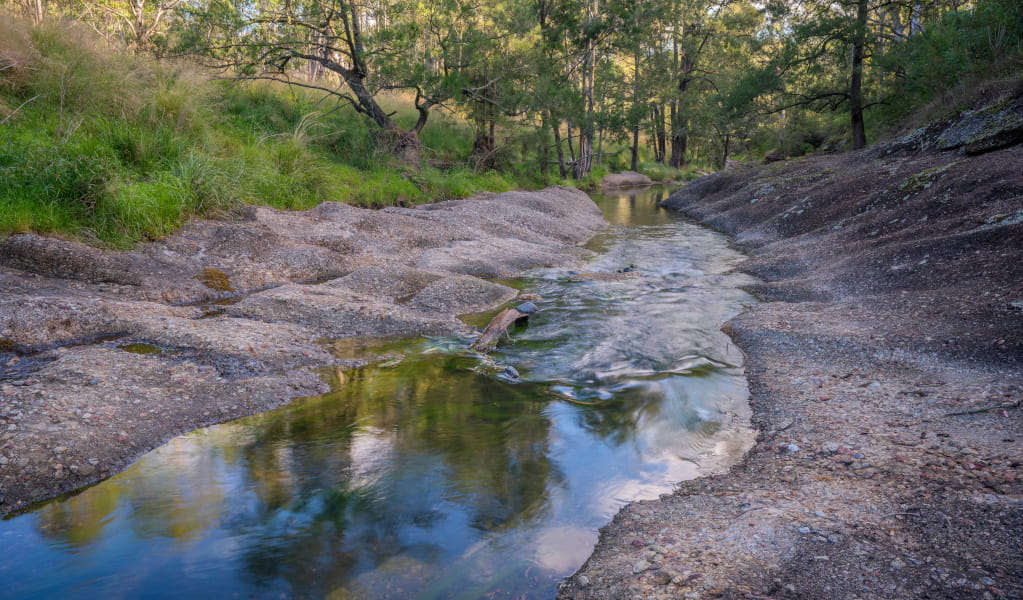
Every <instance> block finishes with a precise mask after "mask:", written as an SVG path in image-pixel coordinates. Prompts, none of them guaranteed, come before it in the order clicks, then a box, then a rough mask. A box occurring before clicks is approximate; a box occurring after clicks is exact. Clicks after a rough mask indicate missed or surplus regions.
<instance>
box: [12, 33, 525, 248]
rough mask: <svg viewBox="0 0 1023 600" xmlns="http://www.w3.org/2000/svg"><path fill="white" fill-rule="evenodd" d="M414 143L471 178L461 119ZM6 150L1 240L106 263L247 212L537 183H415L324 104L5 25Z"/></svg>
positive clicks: (447, 172) (364, 129) (71, 37)
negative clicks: (119, 250)
mask: <svg viewBox="0 0 1023 600" xmlns="http://www.w3.org/2000/svg"><path fill="white" fill-rule="evenodd" d="M395 104H398V103H397V102H396V103H395ZM405 117H406V116H405V115H401V114H399V115H398V118H399V119H401V118H405ZM413 117H414V116H409V117H408V118H413ZM421 137H422V141H423V143H424V146H426V150H425V158H426V159H427V160H426V162H427V164H436V165H452V164H455V165H457V164H459V163H461V164H467V162H468V161H467V158H468V155H469V152H470V151H471V142H472V137H471V133H468V132H467V131H466V126H465V125H464V124H462V123H460V122H459V121H458V120H457V119H455V118H451V117H446V116H445V115H436V116H435V118H432V119H431V122H430V123H429V124H428V125H427V128H426V129H425V130H424V131H423V133H422V136H421ZM0 140H2V141H3V143H2V144H0V235H6V234H11V233H18V232H30V231H32V232H39V233H47V234H56V235H64V236H68V237H74V238H78V239H82V240H85V241H88V242H91V243H95V244H102V245H106V246H112V247H127V246H131V245H132V244H135V243H137V242H139V241H143V240H153V239H159V238H160V237H162V236H165V235H167V234H168V233H171V232H173V231H174V230H175V229H176V228H178V227H179V226H180V225H181V224H182V223H183V222H184V221H185V220H187V219H189V218H191V217H196V216H216V215H219V214H224V213H226V212H227V211H229V210H230V209H231V208H232V207H235V206H238V205H240V204H245V203H247V204H260V205H268V206H273V207H276V208H282V209H306V208H311V207H313V206H316V205H317V204H320V203H322V202H326V201H338V202H347V203H351V204H360V205H365V206H376V207H379V206H387V205H394V204H400V205H411V204H416V203H422V202H431V201H435V200H439V199H446V198H457V197H464V196H468V195H472V194H474V193H477V192H479V191H483V190H490V191H504V190H507V189H511V188H512V187H521V186H522V185H523V184H524V183H525V184H526V185H528V183H529V182H528V181H527V182H522V181H515V180H514V179H513V177H514V176H513V175H511V176H509V175H502V174H498V173H495V172H484V173H476V172H474V171H473V170H471V169H470V168H468V167H459V166H455V167H450V166H447V167H444V166H424V167H423V168H421V169H412V168H409V167H408V166H407V165H402V164H400V163H397V162H395V161H393V160H392V159H391V158H390V157H389V155H388V154H387V153H386V151H381V150H380V149H378V148H377V147H376V146H377V144H376V136H375V131H374V130H373V129H372V128H371V127H370V126H369V124H368V123H367V121H366V119H364V118H362V117H361V116H359V115H357V114H356V113H355V112H354V111H353V110H352V109H351V108H350V107H347V106H344V105H339V104H338V103H337V102H336V101H334V100H331V99H329V98H322V97H316V96H313V95H311V94H307V93H303V92H301V91H299V90H296V89H290V88H287V87H283V86H274V85H259V84H247V85H239V84H237V83H233V82H219V81H209V80H208V79H207V78H206V77H204V76H202V75H201V74H200V73H199V72H197V71H196V70H194V69H193V68H191V67H190V66H188V65H186V64H174V63H169V62H160V63H157V62H155V61H152V60H147V59H145V58H142V57H137V56H131V55H129V54H127V53H123V52H119V51H115V50H112V49H110V48H109V47H106V46H104V45H103V44H101V43H99V42H97V41H96V40H95V38H94V37H93V36H91V34H89V33H88V32H86V31H84V30H83V29H81V28H79V27H76V26H74V25H71V24H68V23H61V24H59V26H57V25H49V26H46V27H42V28H29V27H28V26H26V25H25V24H22V23H19V22H17V21H16V20H14V19H8V18H6V17H5V18H4V19H0ZM513 184H515V185H513Z"/></svg>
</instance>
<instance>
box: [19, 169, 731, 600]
mask: <svg viewBox="0 0 1023 600" xmlns="http://www.w3.org/2000/svg"><path fill="white" fill-rule="evenodd" d="M663 193H664V192H663V190H659V189H654V190H650V191H647V192H643V193H638V194H631V195H630V194H628V193H623V194H619V195H615V196H611V197H606V198H602V199H601V201H602V203H603V206H604V207H605V210H606V213H607V215H608V218H609V220H611V221H612V222H613V223H614V224H615V226H614V227H612V228H610V229H609V230H608V232H607V233H606V234H604V235H602V236H600V238H599V239H597V240H595V241H594V243H593V244H592V247H593V248H594V249H597V250H598V251H599V254H598V255H597V257H596V258H595V259H594V260H593V261H592V263H591V264H590V265H589V266H588V267H587V268H588V269H589V270H592V271H595V272H598V273H605V274H610V273H615V272H617V271H620V270H623V269H625V268H628V269H630V270H632V271H634V272H635V276H633V275H631V274H630V276H628V277H622V278H614V277H610V278H597V279H594V280H585V279H583V280H580V278H578V277H576V276H574V274H573V273H571V272H569V271H566V270H558V269H552V270H547V271H544V272H540V273H536V274H535V277H533V278H532V279H530V280H528V281H526V282H525V283H526V285H528V287H530V288H531V289H535V290H536V291H538V292H539V293H540V294H541V295H542V296H543V297H544V300H542V301H540V302H539V304H540V305H541V308H542V309H543V311H542V312H541V313H539V314H538V315H537V316H535V317H534V318H533V319H532V321H531V323H530V325H529V327H528V328H526V329H523V330H519V331H517V332H516V333H515V340H514V343H512V344H508V345H505V346H503V347H502V349H501V351H500V352H499V353H496V354H495V355H494V356H493V357H491V358H490V359H484V358H482V357H479V356H477V355H475V354H472V353H468V352H466V351H464V350H463V349H464V347H465V345H466V344H465V343H464V341H463V340H425V341H418V342H403V343H400V344H394V343H391V344H389V345H385V346H381V347H377V348H375V350H374V349H372V348H367V347H366V346H365V345H364V344H361V343H360V344H358V345H357V346H358V347H357V348H356V350H357V351H358V352H366V351H375V352H377V353H379V354H384V355H387V356H388V357H389V358H393V357H394V356H396V355H399V354H400V355H402V356H404V360H402V361H401V362H395V361H393V360H388V361H387V362H383V363H381V364H378V365H375V366H370V367H365V368H362V369H356V370H353V371H347V372H341V373H339V374H338V379H337V382H336V385H335V391H333V392H332V393H330V394H327V395H325V396H321V397H316V398H310V399H306V400H304V401H301V402H298V403H296V404H294V405H292V406H289V407H286V408H284V409H281V410H278V411H275V412H272V413H268V414H266V415H262V416H258V417H253V418H249V419H243V420H240V421H237V422H234V423H230V424H226V425H221V426H218V427H213V428H210V429H207V430H202V431H199V432H195V433H193V434H190V435H187V436H183V437H181V438H177V439H175V440H173V441H171V442H170V443H169V444H167V445H166V446H165V447H163V448H160V449H159V450H157V451H154V452H152V453H150V454H149V455H147V456H146V457H145V458H143V459H142V460H140V461H139V462H138V463H137V464H136V465H134V466H133V467H132V468H131V469H129V470H128V471H126V472H125V473H123V474H121V475H119V476H117V477H114V478H112V479H111V480H109V481H107V482H105V483H103V484H102V485H99V486H96V487H94V488H91V489H88V490H86V491H84V492H83V493H81V494H79V495H77V496H75V497H73V498H70V499H67V500H65V501H63V502H54V503H50V504H48V505H45V506H43V507H41V508H40V509H38V510H36V511H35V512H34V513H31V514H28V515H24V516H21V517H18V518H15V519H11V520H9V521H6V522H3V523H2V524H0V544H2V545H3V547H5V548H14V547H17V548H19V549H20V550H19V552H18V553H16V554H14V555H10V556H7V557H5V560H4V561H2V562H0V577H2V578H3V580H4V582H5V585H4V586H0V597H5V598H6V597H11V598H15V597H16V598H33V597H37V598H43V597H47V598H49V597H62V598H74V597H82V598H86V597H89V598H92V597H98V596H104V597H142V596H145V597H147V598H160V597H172V596H173V597H181V596H182V595H186V596H188V595H192V596H201V597H241V596H251V597H260V598H261V597H275V598H276V597H281V596H282V595H283V596H284V597H308V598H322V597H328V598H346V599H347V598H479V597H483V596H485V595H487V594H494V597H537V598H547V597H551V596H553V594H554V586H555V584H556V582H557V580H558V579H559V578H560V577H563V576H565V575H567V574H569V573H570V572H571V571H572V570H574V569H575V568H577V567H578V566H579V565H580V564H581V563H582V561H583V560H585V558H586V556H587V555H588V554H589V552H590V549H591V548H592V545H593V542H594V541H595V539H596V529H597V528H598V527H599V526H600V525H602V524H603V523H605V522H606V521H607V520H608V519H609V518H610V517H611V516H612V515H613V513H614V512H615V511H616V510H617V509H618V507H619V506H621V504H622V503H623V502H625V501H628V500H632V499H636V498H643V497H654V496H656V495H657V494H659V493H663V492H665V491H668V490H670V488H671V485H672V483H673V482H676V481H679V480H681V479H686V478H691V477H694V476H696V475H697V474H699V473H700V472H703V471H706V470H708V469H714V468H718V467H721V466H722V465H725V464H727V462H728V461H730V460H734V458H736V457H737V456H738V455H739V454H741V452H742V451H743V449H744V448H745V444H746V443H747V437H746V436H744V435H743V428H742V423H743V419H744V415H745V411H746V409H745V396H746V391H745V382H744V380H743V379H742V377H741V369H740V366H741V362H742V357H741V355H740V354H739V353H738V352H737V351H736V350H735V349H734V348H733V347H731V345H730V344H729V341H728V339H727V338H726V337H725V336H724V335H723V334H721V333H720V332H719V331H718V330H717V328H718V326H719V325H720V323H721V322H722V321H724V320H725V319H726V318H728V317H729V316H731V315H732V314H734V313H735V312H736V311H737V310H738V307H739V306H740V303H741V302H743V301H747V300H749V298H748V297H747V296H746V295H745V294H743V293H742V292H740V291H738V289H737V288H738V285H740V284H742V283H744V280H743V278H742V277H741V276H739V275H736V274H734V273H731V272H730V269H731V268H732V267H733V266H734V265H735V264H736V263H737V261H738V260H740V259H741V257H740V256H739V255H737V254H736V253H735V252H733V251H731V250H729V249H728V247H727V246H726V244H725V242H724V240H723V238H721V237H720V236H717V235H716V234H714V233H712V232H709V231H707V230H705V229H702V228H700V227H697V226H695V225H692V224H689V223H686V222H684V221H682V220H680V219H678V218H677V217H675V216H673V215H670V214H668V213H666V212H665V211H663V210H661V209H658V208H657V207H656V204H655V203H656V200H657V199H658V195H663ZM630 272H631V271H630ZM338 351H339V353H342V354H343V353H345V352H351V351H353V348H352V347H351V344H340V345H339V348H338ZM490 360H493V361H496V362H495V363H491V362H488V361H490ZM504 365H513V366H515V367H516V368H517V369H518V370H519V371H520V372H521V373H522V374H523V376H522V379H521V380H520V381H518V382H514V383H513V382H507V381H502V380H500V379H498V378H497V377H495V376H494V373H495V372H496V371H499V370H500V369H501V368H502V367H503V366H504Z"/></svg>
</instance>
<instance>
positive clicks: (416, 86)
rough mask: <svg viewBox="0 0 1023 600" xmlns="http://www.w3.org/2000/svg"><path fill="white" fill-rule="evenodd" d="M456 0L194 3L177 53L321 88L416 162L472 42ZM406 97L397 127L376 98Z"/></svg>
mask: <svg viewBox="0 0 1023 600" xmlns="http://www.w3.org/2000/svg"><path fill="white" fill-rule="evenodd" d="M469 10H472V6H471V5H469V4H468V3H467V2H463V1H462V0H447V1H444V2H436V3H427V4H422V5H418V6H417V3H409V2H395V1H392V0H369V1H362V0H360V1H355V0H260V1H259V2H251V1H249V0H242V1H239V0H200V1H198V2H192V3H189V4H188V7H187V9H186V11H187V12H186V14H185V15H184V18H183V19H182V23H183V25H184V27H183V31H182V35H181V37H180V39H181V40H182V42H181V43H182V48H183V49H186V50H187V51H189V52H192V53H195V54H196V55H198V56H200V57H202V58H203V59H205V61H206V62H207V63H209V64H211V65H213V66H216V67H219V68H221V69H223V70H224V72H225V76H226V77H229V78H232V79H238V80H271V81H278V82H283V83H286V84H288V85H294V86H299V87H304V88H312V89H316V90H320V91H323V92H326V93H329V94H332V95H334V96H337V97H338V98H341V99H342V100H344V101H346V102H348V103H350V104H351V106H352V107H353V108H354V109H355V110H356V111H357V112H359V113H361V114H363V115H365V116H366V117H368V118H369V119H370V120H372V122H373V123H374V124H375V125H376V126H377V127H378V128H379V130H380V132H381V137H380V139H381V140H383V142H384V144H385V145H386V146H387V149H388V150H389V151H391V152H392V153H393V154H395V155H397V156H401V157H404V158H409V159H412V158H415V157H418V154H419V150H420V148H421V146H420V142H419V134H420V132H421V131H422V130H423V127H424V126H425V125H426V123H427V120H428V118H429V116H430V111H431V109H434V108H435V107H437V106H440V105H443V103H445V102H446V101H448V100H449V99H451V98H453V97H455V96H457V94H458V93H459V91H460V89H462V88H463V87H464V82H463V81H462V79H463V71H464V70H465V68H466V66H467V65H466V64H464V63H463V60H464V58H465V57H467V56H471V54H472V53H471V50H470V46H471V45H473V44H476V43H478V42H479V39H480V36H479V35H477V32H471V31H466V28H465V26H464V24H463V23H464V20H463V19H462V17H464V15H465V12H466V11H469ZM387 91H404V92H410V93H412V94H414V100H413V102H414V106H415V110H416V112H417V113H418V118H417V120H416V122H415V124H414V125H412V126H411V127H410V128H407V129H403V128H401V127H399V126H398V124H397V123H396V122H395V120H394V118H393V117H394V113H389V112H388V111H386V110H385V109H384V108H383V107H382V106H381V105H380V102H379V95H380V93H382V92H387Z"/></svg>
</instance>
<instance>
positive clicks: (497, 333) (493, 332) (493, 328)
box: [469, 302, 537, 352]
mask: <svg viewBox="0 0 1023 600" xmlns="http://www.w3.org/2000/svg"><path fill="white" fill-rule="evenodd" d="M536 311H537V308H536V305H535V304H533V303H532V302H523V303H522V304H520V305H518V306H516V307H515V308H506V309H504V310H502V311H501V312H499V313H497V316H496V317H494V318H493V319H491V320H490V323H489V324H488V325H487V327H486V329H484V330H483V333H481V334H480V336H479V337H478V338H476V341H475V342H473V343H472V345H471V346H469V347H470V348H472V349H473V350H476V351H477V352H490V351H491V350H493V349H494V348H496V347H497V342H498V341H500V339H501V336H502V335H505V334H506V333H508V328H509V327H511V326H512V325H514V324H515V323H517V322H519V321H524V320H526V319H528V318H529V315H531V314H533V313H534V312H536Z"/></svg>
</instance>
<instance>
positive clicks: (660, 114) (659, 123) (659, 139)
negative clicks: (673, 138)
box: [650, 102, 667, 165]
mask: <svg viewBox="0 0 1023 600" xmlns="http://www.w3.org/2000/svg"><path fill="white" fill-rule="evenodd" d="M650 113H651V124H652V125H653V130H654V135H653V138H654V139H653V142H654V160H655V161H656V162H658V163H660V164H662V165H663V164H664V161H665V159H666V158H667V135H666V134H665V131H664V111H663V110H661V107H660V106H659V105H658V104H657V103H656V102H651V103H650Z"/></svg>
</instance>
